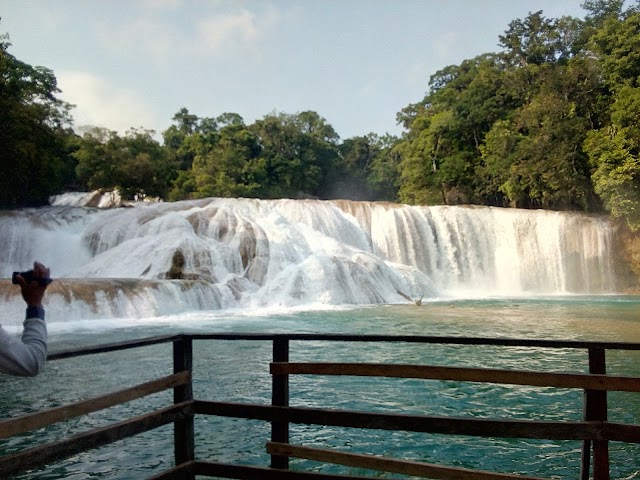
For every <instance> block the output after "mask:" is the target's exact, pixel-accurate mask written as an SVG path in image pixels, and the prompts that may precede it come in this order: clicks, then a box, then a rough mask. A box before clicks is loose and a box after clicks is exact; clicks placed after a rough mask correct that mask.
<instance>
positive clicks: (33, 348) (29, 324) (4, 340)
mask: <svg viewBox="0 0 640 480" xmlns="http://www.w3.org/2000/svg"><path fill="white" fill-rule="evenodd" d="M29 317H30V318H27V319H26V320H25V321H24V330H23V332H22V339H21V340H19V339H17V338H16V337H14V336H12V335H10V334H9V333H8V332H7V331H6V330H5V329H3V328H2V327H0V372H2V373H8V374H10V375H19V376H25V377H34V376H36V375H37V374H38V373H39V372H40V370H41V368H42V367H43V365H44V363H45V361H46V359H47V324H46V323H45V322H44V319H43V318H44V313H42V319H41V318H38V316H31V315H30V316H29Z"/></svg>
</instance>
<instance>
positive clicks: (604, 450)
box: [580, 348, 609, 480]
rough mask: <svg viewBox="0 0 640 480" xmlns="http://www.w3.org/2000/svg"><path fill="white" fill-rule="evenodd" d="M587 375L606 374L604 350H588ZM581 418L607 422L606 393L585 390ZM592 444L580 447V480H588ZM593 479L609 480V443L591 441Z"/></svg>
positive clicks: (587, 442)
mask: <svg viewBox="0 0 640 480" xmlns="http://www.w3.org/2000/svg"><path fill="white" fill-rule="evenodd" d="M589 373H593V374H601V375H604V374H606V373H607V364H606V357H605V350H604V349H602V348H590V349H589ZM583 418H584V420H586V421H601V422H606V421H607V418H608V417H607V391H606V390H585V392H584V409H583ZM591 446H592V443H591V442H590V441H589V440H585V441H584V443H583V446H582V463H581V467H580V468H581V472H580V478H581V480H588V479H589V460H590V457H591V455H590V453H591V452H590V451H591ZM593 479H594V480H609V442H608V441H607V440H594V441H593Z"/></svg>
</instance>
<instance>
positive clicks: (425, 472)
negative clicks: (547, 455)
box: [267, 442, 544, 480]
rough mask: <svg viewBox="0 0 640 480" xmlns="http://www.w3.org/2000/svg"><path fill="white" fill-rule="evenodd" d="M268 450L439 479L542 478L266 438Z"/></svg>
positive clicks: (529, 479)
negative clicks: (278, 441)
mask: <svg viewBox="0 0 640 480" xmlns="http://www.w3.org/2000/svg"><path fill="white" fill-rule="evenodd" d="M267 453H268V454H270V455H283V456H287V457H296V458H304V459H306V460H314V461H317V462H323V463H333V464H337V465H346V466H348V467H356V468H366V469H369V470H378V471H382V472H389V473H400V474H402V475H411V476H414V477H423V478H430V479H434V480H435V479H438V480H514V479H518V480H544V479H542V478H540V477H529V476H524V475H511V474H507V473H496V472H487V471H484V470H471V469H468V468H458V467H443V466H441V465H433V464H431V463H424V462H415V461H411V460H398V459H395V458H387V457H378V456H374V455H363V454H357V453H345V452H340V451H337V450H331V449H326V448H315V447H304V446H301V445H291V444H288V443H276V442H267Z"/></svg>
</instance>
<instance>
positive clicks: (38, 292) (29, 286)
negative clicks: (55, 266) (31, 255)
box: [16, 262, 49, 308]
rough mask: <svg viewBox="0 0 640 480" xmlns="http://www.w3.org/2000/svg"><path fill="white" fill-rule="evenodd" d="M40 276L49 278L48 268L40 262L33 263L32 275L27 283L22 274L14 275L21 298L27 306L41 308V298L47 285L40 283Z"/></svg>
mask: <svg viewBox="0 0 640 480" xmlns="http://www.w3.org/2000/svg"><path fill="white" fill-rule="evenodd" d="M41 278H49V269H48V268H46V267H45V266H44V265H43V264H41V263H40V262H34V263H33V276H32V278H31V281H30V282H29V283H27V280H26V279H25V278H24V277H23V276H22V275H16V280H17V281H18V285H20V289H21V291H22V298H23V299H24V301H25V302H27V306H29V307H38V308H42V298H43V297H44V292H45V290H46V289H47V285H41V284H40V282H39V281H38V280H40V279H41Z"/></svg>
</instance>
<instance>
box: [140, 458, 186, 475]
mask: <svg viewBox="0 0 640 480" xmlns="http://www.w3.org/2000/svg"><path fill="white" fill-rule="evenodd" d="M195 467H196V462H195V461H193V460H191V461H189V462H184V463H181V464H180V465H177V466H175V467H173V468H170V469H168V470H165V471H164V472H161V473H159V474H157V475H154V476H152V477H148V478H147V479H146V480H184V479H185V478H193V475H195Z"/></svg>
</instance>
